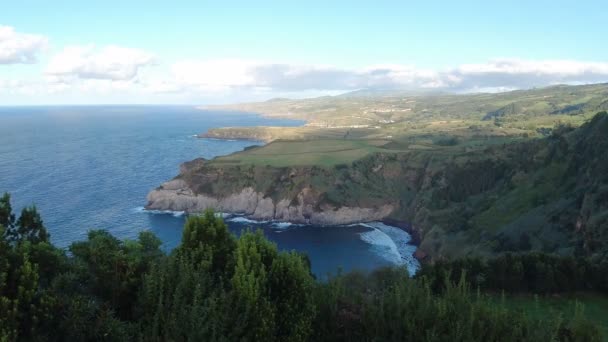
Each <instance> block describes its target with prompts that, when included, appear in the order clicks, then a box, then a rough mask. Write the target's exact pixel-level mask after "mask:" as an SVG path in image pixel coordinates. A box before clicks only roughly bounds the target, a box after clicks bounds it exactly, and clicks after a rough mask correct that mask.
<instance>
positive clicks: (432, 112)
mask: <svg viewBox="0 0 608 342" xmlns="http://www.w3.org/2000/svg"><path fill="white" fill-rule="evenodd" d="M607 99H608V84H593V85H583V86H553V87H547V88H539V89H530V90H518V91H511V92H505V93H480V94H442V93H438V94H434V93H418V94H416V93H407V92H397V91H376V92H370V91H361V92H355V93H352V94H345V95H343V96H335V97H331V96H325V97H319V98H312V99H303V100H290V99H274V100H270V101H266V102H260V103H245V104H237V105H229V106H213V107H207V108H209V109H215V110H217V109H230V110H241V111H249V112H257V113H262V114H263V115H266V116H271V117H282V118H292V119H300V120H305V121H306V122H307V124H306V126H305V127H302V128H291V129H289V130H283V129H281V128H268V127H255V128H237V127H229V128H218V129H213V130H210V131H209V132H205V133H202V134H201V136H209V137H216V138H228V137H229V138H261V139H263V140H266V141H271V140H275V139H301V138H303V137H305V136H315V137H324V136H327V137H335V136H336V135H339V136H341V137H343V136H347V138H348V136H351V137H350V138H360V137H366V136H371V137H377V136H385V137H386V136H392V137H393V138H394V139H400V138H407V137H410V136H412V135H421V134H438V133H443V132H456V134H460V135H465V136H467V135H475V134H476V135H490V136H494V135H510V136H513V135H515V136H517V135H522V134H525V135H528V136H539V135H541V134H542V133H539V129H548V128H552V127H553V126H554V125H555V124H556V123H558V122H562V123H571V124H573V125H575V126H578V125H580V124H582V123H583V122H584V121H585V120H587V119H589V118H590V117H591V116H592V115H594V114H595V113H597V112H600V111H604V110H607V109H608V100H607ZM541 132H542V131H541Z"/></svg>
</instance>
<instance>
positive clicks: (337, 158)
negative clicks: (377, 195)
mask: <svg viewBox="0 0 608 342" xmlns="http://www.w3.org/2000/svg"><path fill="white" fill-rule="evenodd" d="M388 142H389V141H387V140H332V139H323V140H307V141H274V142H272V143H270V144H268V145H266V146H264V147H259V148H252V149H248V150H246V151H243V152H240V153H235V154H231V155H228V156H225V157H219V158H216V159H215V160H214V162H216V163H234V164H254V165H270V166H277V167H282V166H293V165H319V166H334V165H338V164H346V163H351V162H352V161H354V160H357V159H361V158H363V157H365V156H366V155H368V154H370V153H372V152H378V151H387V150H386V149H383V148H382V146H383V145H386V144H387V143H388Z"/></svg>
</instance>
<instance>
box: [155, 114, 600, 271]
mask: <svg viewBox="0 0 608 342" xmlns="http://www.w3.org/2000/svg"><path fill="white" fill-rule="evenodd" d="M606 133H608V114H606V113H605V112H604V113H600V114H598V115H596V116H595V117H593V119H592V120H590V121H589V122H588V123H586V124H584V125H582V126H581V127H580V128H578V129H574V130H573V129H571V128H569V127H568V126H565V125H563V126H559V127H556V129H554V130H553V131H552V133H551V134H550V135H549V136H548V137H545V138H541V139H531V140H530V139H523V138H522V139H513V138H511V137H507V138H498V137H495V138H492V137H484V138H479V140H478V141H477V142H475V140H473V141H464V142H462V141H458V140H457V141H455V142H454V141H439V140H435V141H432V140H431V141H428V142H422V141H416V140H413V141H411V142H410V143H406V142H405V141H398V140H382V139H376V140H352V141H350V140H344V139H342V140H339V139H336V140H323V141H321V142H318V143H316V144H317V145H315V143H314V142H313V141H304V142H295V141H294V142H289V141H275V142H273V143H271V144H269V145H266V146H264V147H258V148H252V149H248V150H246V151H243V152H240V153H236V154H233V155H230V156H226V157H220V158H216V159H214V160H211V161H207V160H202V159H198V160H195V161H192V162H189V163H185V164H184V165H182V170H181V173H180V175H178V176H177V177H176V178H175V179H174V180H172V181H170V182H167V183H165V184H163V185H162V186H161V187H159V188H158V189H156V190H154V191H152V192H151V193H150V195H149V196H148V199H149V203H148V208H151V209H170V210H187V211H200V210H203V209H205V208H207V207H213V208H216V209H217V210H221V211H231V212H239V213H243V214H248V215H252V216H253V217H255V218H260V219H278V220H288V221H294V222H306V223H318V224H346V223H351V222H357V221H368V220H377V219H392V220H399V221H405V222H410V223H412V224H413V226H412V233H414V234H415V235H416V236H417V237H418V240H419V242H420V246H419V250H420V251H421V252H420V253H419V255H418V256H419V257H420V258H428V259H429V260H436V259H442V258H450V259H451V258H455V257H460V256H471V255H482V256H483V255H492V254H497V253H502V252H507V251H529V250H540V251H544V252H550V253H557V254H562V255H588V256H594V257H599V258H604V257H605V255H606V252H607V251H608V248H607V246H608V245H607V241H608V231H607V229H606V227H607V226H608V205H607V203H608V201H606V199H607V196H608V177H607V175H606V173H605V171H604V170H606V169H607V167H608V164H607V163H608V161H607V159H606V158H605V151H606V150H607V149H608V138H607V136H606ZM420 139H421V138H420ZM290 144H292V145H293V146H290Z"/></svg>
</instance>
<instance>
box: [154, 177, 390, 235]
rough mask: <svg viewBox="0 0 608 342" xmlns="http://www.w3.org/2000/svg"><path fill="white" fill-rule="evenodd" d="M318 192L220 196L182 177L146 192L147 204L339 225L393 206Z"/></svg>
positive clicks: (156, 207)
mask: <svg viewBox="0 0 608 342" xmlns="http://www.w3.org/2000/svg"><path fill="white" fill-rule="evenodd" d="M320 202H321V199H320V198H319V196H318V194H315V192H314V191H312V189H310V188H304V189H302V191H301V192H300V193H298V195H297V197H296V200H295V201H294V200H293V199H289V198H283V199H280V200H278V201H277V200H273V199H272V198H271V197H268V196H266V195H264V194H263V193H261V192H256V191H255V190H254V189H253V188H252V187H246V188H244V189H242V190H241V191H240V192H238V193H233V194H230V195H227V196H223V197H213V196H210V195H204V194H196V193H194V191H192V189H190V188H189V186H188V184H186V182H185V181H184V180H181V179H174V180H171V181H169V182H166V183H164V184H163V185H161V186H160V187H159V188H158V189H155V190H153V191H151V192H150V193H149V194H148V204H147V206H146V208H148V209H153V210H173V211H186V212H202V211H204V210H206V209H213V210H215V211H219V212H228V213H235V214H244V215H248V216H251V217H252V218H254V219H259V220H278V221H286V222H294V223H306V224H320V225H342V224H350V223H356V222H368V221H375V220H381V219H383V218H385V217H387V216H389V215H390V214H391V212H392V211H393V209H394V208H393V206H391V205H388V204H387V205H383V206H380V207H377V208H360V207H348V206H340V207H333V206H331V205H327V204H321V203H320Z"/></svg>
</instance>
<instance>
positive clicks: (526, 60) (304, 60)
mask: <svg viewBox="0 0 608 342" xmlns="http://www.w3.org/2000/svg"><path fill="white" fill-rule="evenodd" d="M606 37H608V3H606V2H605V1H585V0H579V1H560V0H554V1H543V0H528V1H518V0H514V1H487V0H486V1H405V0H401V1H383V0H376V1H355V0H350V1H340V0H335V1H331V0H325V1H316V0H309V1H290V0H283V1H263V0H257V1H228V0H225V1H204V0H197V1H178V0H174V1H152V0H148V1H139V0H130V1H125V0H122V1H113V0H105V1H82V0H79V1H61V0H55V1H30V0H20V1H6V3H3V4H2V5H1V10H0V105H38V104H122V103H127V104H216V103H230V102H242V101H258V100H266V99H270V98H274V97H292V98H303V97H312V96H321V95H335V94H340V93H344V92H348V91H353V90H358V89H366V88H379V89H410V90H441V91H450V92H457V93H462V92H496V91H508V90H514V89H524V88H531V87H542V86H548V85H554V84H586V83H597V82H608V44H606V39H607V38H606Z"/></svg>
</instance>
